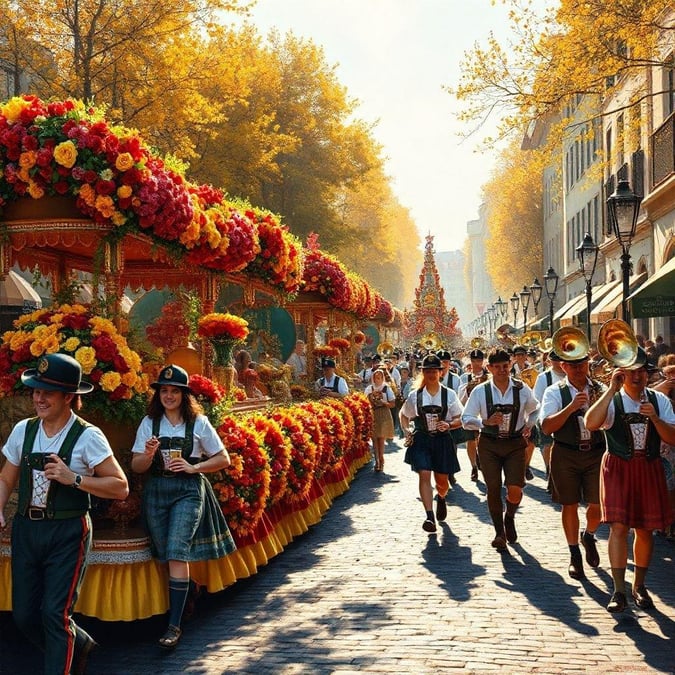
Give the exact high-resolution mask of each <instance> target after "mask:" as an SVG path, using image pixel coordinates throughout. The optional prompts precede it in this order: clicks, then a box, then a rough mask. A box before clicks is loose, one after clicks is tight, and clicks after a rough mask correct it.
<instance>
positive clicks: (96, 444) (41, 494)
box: [2, 412, 113, 508]
mask: <svg viewBox="0 0 675 675" xmlns="http://www.w3.org/2000/svg"><path fill="white" fill-rule="evenodd" d="M74 421H75V414H74V413H72V412H71V414H70V419H69V420H68V422H66V426H65V427H63V429H62V430H61V431H60V432H59V433H58V434H57V435H56V436H52V437H51V438H48V437H47V436H46V435H45V433H44V431H43V429H42V421H41V422H40V425H39V427H38V432H37V434H36V436H35V440H34V441H33V448H32V452H43V453H44V454H47V455H49V454H52V453H57V454H58V452H59V449H60V448H61V444H62V443H63V441H64V439H65V437H66V436H67V435H68V431H69V430H70V427H71V426H72V425H73V422H74ZM27 424H28V419H25V420H21V421H20V422H18V423H17V424H16V425H15V426H14V428H13V429H12V431H11V433H10V434H9V437H8V438H7V442H6V443H5V445H4V447H3V448H2V454H3V455H4V456H5V457H6V458H7V461H8V462H9V463H10V464H13V465H14V466H19V465H20V464H21V453H22V451H23V440H24V437H25V435H26V425H27ZM112 455H113V451H112V449H111V447H110V443H108V439H107V438H106V437H105V436H104V435H103V432H102V431H101V430H100V429H99V428H98V427H95V426H88V427H86V428H85V430H84V431H83V432H82V434H81V435H80V437H79V438H78V439H77V441H75V445H74V446H73V454H72V455H71V457H70V464H69V467H70V468H71V470H72V471H74V472H75V473H79V474H81V475H83V476H93V475H94V469H95V468H96V467H97V466H98V465H99V464H101V462H103V461H105V460H106V459H107V458H108V457H112ZM50 483H51V481H50V480H49V479H47V478H45V473H44V471H38V470H37V469H33V494H32V495H31V502H30V503H31V506H38V507H40V508H44V507H45V506H47V490H48V489H49V485H50Z"/></svg>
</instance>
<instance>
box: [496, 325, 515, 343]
mask: <svg viewBox="0 0 675 675" xmlns="http://www.w3.org/2000/svg"><path fill="white" fill-rule="evenodd" d="M514 330H515V329H514V328H513V326H511V325H510V324H508V323H504V324H502V325H501V326H500V327H499V328H497V330H496V331H495V335H496V336H497V339H498V340H500V341H501V342H505V343H507V344H511V345H513V344H515V343H516V341H515V340H514V339H513V338H512V337H511V333H512V332H513V331H514Z"/></svg>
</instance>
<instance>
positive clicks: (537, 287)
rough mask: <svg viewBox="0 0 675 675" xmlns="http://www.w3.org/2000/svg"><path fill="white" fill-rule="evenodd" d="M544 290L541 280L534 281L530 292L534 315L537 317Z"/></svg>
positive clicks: (535, 279)
mask: <svg viewBox="0 0 675 675" xmlns="http://www.w3.org/2000/svg"><path fill="white" fill-rule="evenodd" d="M543 290H544V289H543V288H542V287H541V284H540V283H539V279H537V277H535V278H534V281H533V282H532V285H531V286H530V291H531V293H532V303H533V304H534V315H535V316H537V311H538V308H539V303H540V302H541V292H542V291H543Z"/></svg>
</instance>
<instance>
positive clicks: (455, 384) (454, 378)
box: [440, 370, 460, 393]
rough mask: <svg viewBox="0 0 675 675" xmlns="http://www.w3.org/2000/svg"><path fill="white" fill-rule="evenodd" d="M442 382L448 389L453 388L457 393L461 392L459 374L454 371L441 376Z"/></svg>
mask: <svg viewBox="0 0 675 675" xmlns="http://www.w3.org/2000/svg"><path fill="white" fill-rule="evenodd" d="M440 382H441V384H442V385H444V386H446V387H447V388H448V389H452V390H453V391H454V392H455V393H457V392H459V384H460V380H459V376H458V375H457V374H456V373H453V372H452V371H451V370H448V372H447V373H446V374H445V375H444V376H443V377H441V380H440Z"/></svg>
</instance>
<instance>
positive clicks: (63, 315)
mask: <svg viewBox="0 0 675 675" xmlns="http://www.w3.org/2000/svg"><path fill="white" fill-rule="evenodd" d="M14 325H15V327H16V330H14V331H7V332H6V333H5V334H4V335H3V336H2V344H1V345H0V397H3V396H11V395H13V394H14V393H15V392H17V391H19V390H20V389H21V388H22V384H21V373H23V372H24V371H25V370H26V369H28V368H35V367H37V361H38V359H39V357H41V356H42V355H43V354H53V353H55V352H62V353H64V354H68V355H70V356H73V357H74V358H75V359H76V360H77V361H78V363H79V364H80V365H81V366H82V372H83V374H84V376H85V379H86V380H88V381H89V382H91V383H92V384H94V385H95V388H94V391H93V392H92V393H91V394H88V395H87V396H84V397H83V408H84V410H85V411H86V410H89V411H95V412H99V413H100V414H101V415H103V417H104V418H105V419H114V420H120V421H122V420H123V421H132V422H138V421H140V419H141V418H142V417H143V414H144V411H145V407H146V405H147V398H146V396H145V394H146V392H147V391H148V378H147V375H146V374H144V373H143V372H142V365H141V359H140V357H139V355H138V354H137V353H136V352H135V351H133V350H132V349H131V348H130V347H129V345H128V344H127V341H126V339H125V338H124V337H123V336H122V335H120V334H119V333H118V332H117V329H116V328H115V326H114V325H113V324H112V322H111V321H109V320H108V319H104V318H102V317H99V316H94V315H93V314H91V312H90V311H89V310H88V309H87V308H86V307H84V306H83V305H72V306H71V305H62V306H60V307H56V308H51V309H39V310H37V311H35V312H32V313H31V314H26V315H23V316H21V317H19V318H18V319H17V320H16V321H15V322H14Z"/></svg>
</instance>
